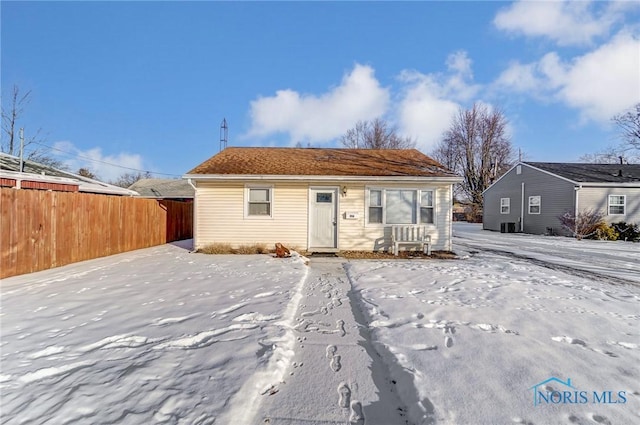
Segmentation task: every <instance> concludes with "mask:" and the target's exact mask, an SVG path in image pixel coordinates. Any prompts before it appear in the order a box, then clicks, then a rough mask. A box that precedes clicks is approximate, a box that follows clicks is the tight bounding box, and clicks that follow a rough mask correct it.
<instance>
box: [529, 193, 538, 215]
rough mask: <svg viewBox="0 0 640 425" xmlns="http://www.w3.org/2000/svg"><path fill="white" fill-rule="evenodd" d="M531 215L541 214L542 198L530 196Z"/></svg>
mask: <svg viewBox="0 0 640 425" xmlns="http://www.w3.org/2000/svg"><path fill="white" fill-rule="evenodd" d="M529 214H540V196H539V195H538V196H529Z"/></svg>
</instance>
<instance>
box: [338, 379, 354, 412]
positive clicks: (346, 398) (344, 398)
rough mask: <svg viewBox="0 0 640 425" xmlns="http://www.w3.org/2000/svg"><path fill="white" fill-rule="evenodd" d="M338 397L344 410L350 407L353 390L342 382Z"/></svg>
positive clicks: (339, 403)
mask: <svg viewBox="0 0 640 425" xmlns="http://www.w3.org/2000/svg"><path fill="white" fill-rule="evenodd" d="M338 395H339V398H338V406H340V407H343V408H347V407H349V403H350V400H351V390H350V389H349V387H348V386H347V384H346V383H344V382H340V385H338Z"/></svg>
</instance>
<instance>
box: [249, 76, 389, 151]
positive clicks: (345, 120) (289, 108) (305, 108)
mask: <svg viewBox="0 0 640 425" xmlns="http://www.w3.org/2000/svg"><path fill="white" fill-rule="evenodd" d="M389 97H390V95H389V90H388V89H386V88H383V87H381V86H380V83H379V82H378V80H377V79H376V78H375V76H374V70H373V68H371V67H369V66H365V65H359V64H356V65H355V67H354V68H353V70H352V71H351V72H350V73H349V74H347V75H345V76H344V77H343V79H342V82H341V83H340V85H339V86H337V87H335V88H333V89H331V90H330V91H328V92H326V93H324V94H321V95H319V96H316V95H311V94H308V95H305V94H300V93H298V92H296V91H294V90H279V91H277V92H276V94H275V96H271V97H260V98H258V99H257V100H254V101H252V102H251V120H252V124H251V129H250V130H249V133H248V135H247V136H249V137H251V136H258V137H263V136H267V135H270V134H274V133H288V134H289V136H290V139H291V142H292V143H295V142H297V141H300V142H312V143H323V142H328V141H331V140H333V139H335V138H337V137H339V136H341V135H342V134H344V133H345V132H346V131H347V130H348V129H349V128H351V127H353V125H354V124H355V123H356V122H357V121H359V120H371V119H374V118H377V117H380V116H382V115H383V114H384V113H385V112H386V110H387V108H388V106H389Z"/></svg>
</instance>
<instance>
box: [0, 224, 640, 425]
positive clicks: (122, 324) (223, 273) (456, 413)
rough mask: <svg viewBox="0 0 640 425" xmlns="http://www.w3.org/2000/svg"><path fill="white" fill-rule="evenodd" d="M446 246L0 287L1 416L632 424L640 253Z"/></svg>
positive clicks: (162, 262)
mask: <svg viewBox="0 0 640 425" xmlns="http://www.w3.org/2000/svg"><path fill="white" fill-rule="evenodd" d="M455 234H456V237H455V239H454V249H455V250H456V252H458V254H460V259H458V260H416V261H406V260H399V261H386V260H385V261H381V260H355V261H347V260H344V265H342V264H341V261H340V260H337V259H336V260H333V261H332V262H329V263H323V262H322V261H320V260H314V259H312V260H311V262H310V264H309V266H307V265H305V264H304V261H303V260H304V259H302V258H300V257H297V258H290V259H284V260H283V259H274V258H271V257H269V256H265V255H262V256H258V255H252V256H241V255H229V256H226V255H215V256H212V255H203V254H192V253H189V251H188V246H187V245H183V246H180V244H173V245H165V246H161V247H155V248H149V249H144V250H139V251H133V252H130V253H125V254H119V255H116V256H112V257H106V258H102V259H97V260H92V261H87V262H83V263H78V264H74V265H70V266H66V267H62V268H58V269H53V270H48V271H44V272H39V273H34V274H31V275H24V276H18V277H13V278H9V279H5V280H3V281H2V282H1V283H0V294H1V298H0V301H1V305H0V307H1V310H0V331H1V338H0V362H1V363H0V395H1V401H0V408H1V410H0V415H1V417H0V419H1V422H2V423H7V424H22V423H55V424H64V423H83V424H85V423H86V424H98V423H101V424H109V423H118V424H120V423H124V424H141V423H170V424H211V423H221V424H234V425H235V424H257V423H263V422H264V421H265V420H267V419H268V420H269V422H268V423H272V424H277V423H280V424H295V423H300V421H298V420H297V419H296V418H301V417H304V418H305V419H308V420H310V421H311V422H310V423H325V424H330V423H331V424H339V423H340V424H342V423H345V422H348V421H350V420H352V421H351V422H353V423H357V424H360V425H374V424H379V425H390V424H391V423H392V422H393V423H394V424H395V423H396V422H395V421H396V420H399V422H398V423H405V421H406V423H408V424H416V425H417V424H421V425H422V424H456V425H458V424H460V425H467V424H468V425H479V424H518V423H521V424H535V425H547V424H567V425H571V424H585V425H586V424H592V425H594V424H595V425H597V424H631V423H638V422H640V384H639V383H638V382H640V349H639V346H640V285H638V284H637V283H638V282H639V281H640V278H638V276H640V245H639V244H624V243H616V242H613V243H609V244H602V243H599V242H598V241H580V243H579V244H577V243H575V242H576V241H574V240H571V239H566V238H545V237H538V236H526V235H504V234H496V233H490V232H482V231H480V230H479V228H478V226H474V225H462V226H456V228H455ZM545 264H547V265H549V267H545V266H544V265H545ZM554 268H555V269H554ZM345 270H346V275H345ZM625 282H626V283H625ZM361 311H362V312H363V313H364V317H363V315H362V314H361ZM378 355H380V356H381V357H378ZM551 378H555V380H554V379H552V380H551V381H549V382H544V381H547V380H548V379H551ZM569 380H570V381H569ZM539 383H542V384H541V385H540V386H538V387H537V388H535V390H537V391H534V388H533V387H534V386H536V385H537V384H539ZM564 383H566V384H567V385H570V387H569V386H567V385H565V384H564ZM346 387H348V390H349V391H350V395H349V397H351V398H350V401H351V402H353V401H354V400H356V399H357V400H358V401H359V402H361V405H359V407H358V406H357V409H356V413H358V414H354V410H353V409H352V408H350V406H349V403H348V402H347V401H346V400H348V399H349V397H347V398H345V396H344V393H345V391H346ZM538 392H541V393H543V394H544V395H549V397H550V399H549V400H550V401H546V402H545V400H543V399H541V398H540V396H538V397H536V394H537V393H538ZM594 394H595V395H597V400H594V397H595V395H594ZM558 397H560V398H562V400H559V398H558ZM623 401H624V402H623ZM614 402H617V403H614ZM265 418H266V419H265ZM389 418H394V419H389ZM263 419H264V420H263ZM264 423H267V422H264ZM305 423H309V422H308V421H306V422H305Z"/></svg>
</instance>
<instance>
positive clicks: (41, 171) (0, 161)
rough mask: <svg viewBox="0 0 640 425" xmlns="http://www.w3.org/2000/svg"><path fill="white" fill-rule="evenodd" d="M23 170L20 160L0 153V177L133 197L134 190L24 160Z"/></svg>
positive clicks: (88, 191)
mask: <svg viewBox="0 0 640 425" xmlns="http://www.w3.org/2000/svg"><path fill="white" fill-rule="evenodd" d="M23 163H24V164H23V170H22V172H20V158H18V157H17V156H13V155H9V154H6V153H0V176H3V177H6V178H10V179H16V180H23V181H24V180H26V181H41V182H48V183H60V184H77V185H78V190H79V191H80V192H86V193H102V194H109V195H124V196H135V195H137V194H138V193H137V192H136V191H134V190H129V189H125V188H123V187H119V186H114V185H112V184H108V183H104V182H101V181H99V180H95V179H91V178H88V177H84V176H80V175H78V174H74V173H70V172H68V171H64V170H59V169H57V168H53V167H50V166H48V165H45V164H40V163H38V162H34V161H30V160H24V161H23Z"/></svg>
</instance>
